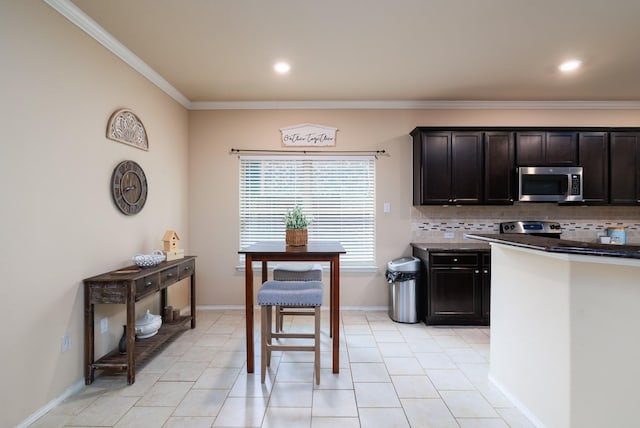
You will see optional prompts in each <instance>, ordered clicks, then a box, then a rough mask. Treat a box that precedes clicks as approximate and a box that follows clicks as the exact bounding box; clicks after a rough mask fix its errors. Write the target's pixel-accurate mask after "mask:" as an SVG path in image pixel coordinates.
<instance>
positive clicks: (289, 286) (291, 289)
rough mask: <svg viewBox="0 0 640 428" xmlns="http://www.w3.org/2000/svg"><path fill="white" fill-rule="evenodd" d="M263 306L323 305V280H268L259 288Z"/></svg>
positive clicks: (260, 303)
mask: <svg viewBox="0 0 640 428" xmlns="http://www.w3.org/2000/svg"><path fill="white" fill-rule="evenodd" d="M258 304H259V305H261V306H264V305H266V306H321V305H322V282H321V281H267V282H265V283H264V284H262V287H260V290H258Z"/></svg>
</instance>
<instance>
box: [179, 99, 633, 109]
mask: <svg viewBox="0 0 640 428" xmlns="http://www.w3.org/2000/svg"><path fill="white" fill-rule="evenodd" d="M189 109H190V110H315V109H318V110H323V109H330V110H344V109H355V110H366V109H379V110H384V109H388V110H402V109H405V110H640V101H228V102H191V103H190V105H189Z"/></svg>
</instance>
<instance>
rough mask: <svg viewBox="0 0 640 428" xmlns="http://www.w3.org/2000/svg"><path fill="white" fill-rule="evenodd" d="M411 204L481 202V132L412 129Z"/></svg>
mask: <svg viewBox="0 0 640 428" xmlns="http://www.w3.org/2000/svg"><path fill="white" fill-rule="evenodd" d="M411 135H412V136H413V204H414V205H431V204H437V205H443V204H444V205H446V204H479V203H481V201H482V174H483V167H482V161H483V154H482V152H483V139H482V133H481V132H427V131H420V130H417V129H416V130H414V131H413V132H412V134H411Z"/></svg>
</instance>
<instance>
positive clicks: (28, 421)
mask: <svg viewBox="0 0 640 428" xmlns="http://www.w3.org/2000/svg"><path fill="white" fill-rule="evenodd" d="M84 386H85V385H84V380H81V381H80V382H78V383H75V384H73V385H71V386H70V387H69V388H67V389H66V390H65V391H64V392H63V393H62V395H61V396H59V397H58V398H54V399H53V400H51V401H49V402H48V403H47V404H46V405H44V406H43V407H41V408H40V409H38V410H37V411H36V412H34V413H32V414H31V415H30V416H29V417H28V418H27V419H25V420H24V421H22V422H20V423H19V424H18V425H16V428H26V427H28V426H29V425H31V424H32V423H34V422H35V421H37V420H38V419H40V418H41V417H43V416H44V415H46V414H47V412H49V410H51V409H53V408H54V407H56V406H58V405H59V404H60V403H62V402H63V401H64V400H66V399H67V398H69V397H71V396H72V395H74V394H77V393H78V392H80V391H81V390H82V389H83V388H84Z"/></svg>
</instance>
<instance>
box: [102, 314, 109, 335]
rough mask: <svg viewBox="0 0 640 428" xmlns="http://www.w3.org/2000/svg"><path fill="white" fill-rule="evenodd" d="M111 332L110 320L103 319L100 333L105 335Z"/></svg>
mask: <svg viewBox="0 0 640 428" xmlns="http://www.w3.org/2000/svg"><path fill="white" fill-rule="evenodd" d="M108 331H109V318H107V317H103V318H102V319H100V333H101V334H105V333H106V332H108Z"/></svg>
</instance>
